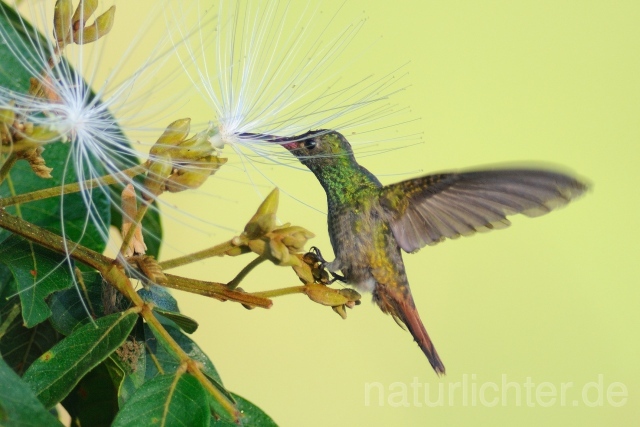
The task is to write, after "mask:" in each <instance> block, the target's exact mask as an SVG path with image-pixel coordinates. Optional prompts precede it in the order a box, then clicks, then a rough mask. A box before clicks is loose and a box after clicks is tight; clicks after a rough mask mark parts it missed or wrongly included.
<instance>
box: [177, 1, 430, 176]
mask: <svg viewBox="0 0 640 427" xmlns="http://www.w3.org/2000/svg"><path fill="white" fill-rule="evenodd" d="M172 4H173V6H174V7H173V8H172V9H171V10H170V12H169V13H170V15H171V17H175V16H178V17H181V18H182V19H181V20H180V22H178V25H175V23H173V22H171V24H170V28H171V29H172V30H173V31H172V32H173V39H174V40H180V41H181V40H184V35H183V33H181V32H180V30H181V29H184V28H193V27H194V26H195V27H198V28H200V32H199V35H198V36H197V37H192V38H190V39H189V40H187V41H186V42H184V43H181V45H180V46H179V47H178V48H177V50H176V51H177V52H178V53H179V55H180V58H181V61H182V62H183V64H184V65H185V70H186V72H187V73H188V75H189V78H190V79H191V81H192V82H193V84H194V86H195V87H196V88H197V90H198V91H199V93H200V94H201V95H202V97H203V98H204V99H205V101H206V103H207V104H208V106H209V108H210V117H211V119H212V120H213V122H214V123H215V125H216V126H217V127H218V129H219V134H218V135H217V136H216V139H215V141H212V142H213V143H215V144H216V145H217V146H219V147H222V146H223V145H225V144H227V145H230V146H231V147H232V148H233V149H234V150H235V151H236V152H237V153H238V154H239V155H240V156H241V159H244V160H241V161H242V163H243V166H242V168H243V169H244V170H245V171H246V170H247V169H248V168H256V167H257V165H259V164H260V163H264V162H265V161H266V162H276V163H289V162H290V161H291V159H290V157H289V156H288V154H286V153H284V152H283V150H281V149H279V147H277V146H276V147H274V144H272V143H268V142H265V141H263V140H261V139H260V138H259V137H256V136H255V134H262V135H277V136H284V137H290V136H294V135H298V134H302V133H304V132H307V131H309V130H314V129H327V128H331V129H337V130H339V131H341V132H343V133H345V134H349V135H350V136H354V135H355V136H356V140H357V136H358V135H363V134H365V133H369V137H368V138H367V137H365V139H367V141H366V142H371V141H373V140H375V141H376V142H381V141H385V140H386V141H391V140H392V139H394V140H397V139H400V140H403V141H404V142H405V143H406V142H407V141H409V142H411V141H415V140H416V139H417V138H419V137H418V136H417V135H416V134H413V135H408V134H402V135H400V136H399V137H398V134H397V133H396V132H394V133H389V132H386V131H385V130H387V129H389V128H393V127H394V125H398V124H399V123H400V122H402V121H406V113H407V111H406V109H402V108H399V107H398V106H397V105H395V104H394V103H393V102H392V101H391V100H390V99H389V97H390V96H391V95H392V94H394V93H395V92H397V91H400V90H403V89H405V87H406V83H405V82H404V79H403V77H405V76H406V71H405V70H403V69H402V68H403V67H399V68H395V69H391V68H389V69H387V70H386V72H385V73H381V74H380V75H376V74H371V75H368V76H364V77H362V76H358V75H354V72H353V69H354V68H355V64H357V62H358V60H359V59H361V58H360V56H361V55H362V54H363V51H362V50H360V51H355V52H354V51H352V49H351V50H350V48H351V45H352V42H353V40H354V38H355V37H356V36H357V35H358V33H359V32H360V30H361V29H362V27H363V25H364V24H365V21H366V19H364V18H362V19H359V20H358V21H357V22H355V23H351V24H350V25H348V26H347V27H341V24H336V23H334V22H333V21H335V20H336V18H337V17H338V14H339V13H340V11H339V10H338V11H336V12H334V14H332V15H331V16H325V12H324V11H323V9H322V6H321V5H318V4H314V3H310V2H293V1H278V0H270V1H269V0H268V1H226V0H222V1H220V3H219V5H218V6H214V7H212V8H211V9H207V8H206V7H204V6H203V5H202V2H199V3H198V6H197V8H196V9H197V10H195V11H192V12H194V13H193V14H194V15H195V17H196V18H195V23H194V22H193V21H189V19H188V17H187V13H186V12H184V11H183V10H182V9H180V7H181V6H182V5H181V4H178V5H176V4H175V3H172ZM211 15H214V16H215V18H214V19H211ZM168 20H169V21H171V19H168ZM369 47H370V46H369ZM381 68H382V69H383V70H384V69H385V67H381ZM395 127H396V128H397V126H395ZM374 130H375V131H376V134H375V136H371V134H372V133H373V132H372V131H374ZM395 130H396V131H397V129H395ZM378 150H379V149H378ZM294 167H298V166H294ZM268 180H269V179H268Z"/></svg>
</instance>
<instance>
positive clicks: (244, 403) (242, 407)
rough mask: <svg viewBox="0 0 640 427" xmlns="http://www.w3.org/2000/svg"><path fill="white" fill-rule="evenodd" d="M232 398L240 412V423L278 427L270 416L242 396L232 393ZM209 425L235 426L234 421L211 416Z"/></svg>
mask: <svg viewBox="0 0 640 427" xmlns="http://www.w3.org/2000/svg"><path fill="white" fill-rule="evenodd" d="M232 395H233V398H234V399H235V401H236V406H237V408H238V411H240V413H241V414H242V418H241V420H240V425H243V426H260V427H278V425H277V424H276V423H275V421H273V420H272V419H271V417H270V416H268V415H267V414H265V413H264V411H263V410H262V409H260V408H258V407H257V406H256V405H254V404H253V403H251V402H249V401H248V400H247V399H245V398H244V397H241V396H238V395H237V394H235V393H232ZM210 425H211V427H214V426H215V427H236V426H237V424H235V423H234V422H232V421H230V420H227V419H224V418H220V419H216V418H212V420H211V424H210Z"/></svg>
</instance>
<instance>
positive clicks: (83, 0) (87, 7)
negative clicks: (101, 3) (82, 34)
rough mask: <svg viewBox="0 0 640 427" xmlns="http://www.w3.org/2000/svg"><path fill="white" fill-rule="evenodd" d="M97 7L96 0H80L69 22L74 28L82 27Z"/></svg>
mask: <svg viewBox="0 0 640 427" xmlns="http://www.w3.org/2000/svg"><path fill="white" fill-rule="evenodd" d="M97 9H98V0H80V2H79V3H78V7H77V8H76V11H75V12H74V13H73V17H72V18H71V24H72V26H73V29H74V30H79V29H80V28H81V27H84V23H85V22H87V20H88V19H89V18H90V17H91V15H93V13H94V12H95V11H96V10H97Z"/></svg>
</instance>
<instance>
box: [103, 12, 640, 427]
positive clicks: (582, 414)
mask: <svg viewBox="0 0 640 427" xmlns="http://www.w3.org/2000/svg"><path fill="white" fill-rule="evenodd" d="M132 3H134V2H132ZM135 3H136V5H135V6H134V5H127V4H124V2H123V4H118V8H119V10H118V16H117V17H116V27H115V30H117V33H118V34H120V33H126V32H127V31H130V30H131V29H132V28H135V27H136V25H137V23H138V22H139V17H140V16H142V15H141V14H144V10H145V9H144V7H143V6H142V3H141V2H135ZM341 4H342V0H337V1H327V2H325V3H324V6H323V9H325V10H327V11H330V12H332V11H334V10H336V8H338V7H339V6H340V5H341ZM141 11H142V12H141ZM363 11H364V16H366V17H367V18H368V22H367V24H366V25H365V27H364V29H363V30H362V31H361V33H360V35H359V36H358V39H357V41H356V42H354V43H356V44H355V46H356V47H358V46H359V45H358V44H357V43H363V44H362V46H370V45H371V41H372V40H376V39H378V38H379V40H378V41H377V42H375V44H374V45H373V47H372V48H371V49H369V50H368V51H366V52H365V53H364V54H363V59H362V60H361V61H359V62H358V68H357V69H354V70H353V76H354V77H353V78H355V79H360V78H362V76H364V75H367V74H370V73H376V74H377V75H381V74H385V73H387V72H389V71H391V70H393V69H395V68H396V67H397V66H399V65H401V64H404V63H406V62H407V61H410V63H409V64H408V65H407V67H406V70H408V71H409V73H410V75H409V78H408V80H407V82H408V83H410V84H411V86H410V87H409V88H408V89H407V90H405V91H403V92H402V93H399V94H397V96H395V97H394V100H395V102H397V103H398V104H399V105H401V106H410V107H411V111H410V112H408V113H407V117H410V118H415V117H419V118H420V119H421V120H420V121H419V122H418V123H417V124H416V125H412V126H413V129H418V130H419V131H420V132H423V134H422V143H421V144H419V145H417V146H413V147H410V148H406V149H403V150H395V151H386V152H384V153H382V154H379V155H376V156H368V157H366V158H362V160H361V162H362V163H363V164H364V165H365V166H366V167H367V168H368V169H369V170H371V171H372V172H373V173H375V174H377V175H378V176H379V177H380V179H381V180H382V181H383V182H384V183H391V182H394V181H397V180H400V179H404V178H408V177H410V176H414V175H419V174H421V173H428V172H430V171H440V170H446V169H456V168H468V167H473V166H476V165H483V164H494V163H500V162H518V161H541V162H550V163H553V164H557V165H563V166H565V167H567V168H569V169H570V170H573V171H574V172H575V173H577V174H578V175H579V176H581V177H584V178H586V179H587V180H588V181H589V182H591V183H592V184H593V187H592V190H591V191H590V192H589V193H588V194H587V195H586V196H585V197H584V198H583V199H581V200H579V201H577V202H576V203H574V204H572V205H570V206H568V207H567V208H565V209H562V210H561V211H558V212H554V213H553V214H551V215H549V216H546V217H543V218H539V219H534V220H530V219H527V218H515V219H514V221H513V222H514V225H513V227H511V228H510V229H508V230H505V231H500V232H495V233H490V234H487V235H480V236H475V237H472V238H463V239H460V240H458V241H455V242H446V243H444V244H442V245H438V246H436V247H432V248H426V249H423V250H422V251H420V252H419V253H418V254H415V255H406V256H405V262H406V265H407V272H408V275H409V280H410V282H411V283H412V290H413V294H414V298H415V300H416V303H417V305H418V308H419V310H420V313H421V315H422V318H423V320H424V322H425V324H426V327H427V329H428V330H429V332H430V334H431V336H432V338H433V340H434V342H435V345H436V347H437V349H438V351H439V354H440V356H441V357H442V359H443V361H444V363H445V365H446V367H447V375H446V376H445V377H443V378H438V377H437V376H436V375H435V374H434V373H433V371H432V370H431V367H430V366H429V364H428V363H427V361H426V360H425V358H424V356H423V354H422V353H421V352H420V351H419V349H418V348H417V346H416V345H415V344H414V343H413V342H412V339H411V336H410V335H409V334H408V333H407V332H404V331H402V330H401V329H399V328H398V327H397V325H396V324H395V323H394V322H393V321H392V319H391V318H389V317H388V316H385V315H383V314H382V313H381V312H380V311H379V310H378V309H377V308H376V307H375V306H373V305H372V304H370V302H369V300H370V296H368V295H365V296H364V303H363V304H362V305H361V306H359V307H357V308H356V309H354V310H350V311H349V313H348V316H349V317H348V319H347V320H346V321H343V320H342V319H340V318H339V317H338V316H337V315H335V314H334V313H333V312H332V311H331V310H330V309H328V308H326V307H321V306H319V305H316V304H313V303H311V302H310V301H308V300H307V299H306V297H304V296H299V295H298V296H287V297H282V298H278V299H276V300H275V301H274V302H275V304H274V306H273V308H272V309H271V310H261V309H255V310H253V311H247V310H245V309H244V308H242V307H241V306H239V305H236V304H232V303H220V302H218V301H214V300H208V299H205V298H200V297H194V296H191V295H184V294H177V297H178V299H179V302H180V305H181V309H182V310H183V311H184V312H185V313H186V314H189V315H191V316H193V317H194V318H195V319H197V321H198V322H199V323H200V329H199V330H198V331H197V332H196V333H195V334H194V335H195V339H196V341H197V342H198V343H200V345H201V346H202V347H203V349H204V350H205V351H206V353H207V354H208V355H209V356H210V357H211V359H212V360H213V361H214V363H215V365H216V367H217V369H218V370H219V371H220V374H221V376H222V378H223V380H224V382H225V385H226V386H227V387H228V388H229V389H231V390H233V391H235V392H237V393H239V394H241V395H243V396H245V397H246V398H248V399H250V400H252V401H253V402H255V403H256V404H258V405H259V406H260V407H262V408H263V409H264V410H265V411H266V412H267V413H268V414H270V415H271V416H272V417H273V418H274V419H275V420H276V422H278V423H279V424H280V425H282V426H324V425H345V426H346V425H371V426H382V425H394V426H401V425H402V426H410V425H476V426H481V425H488V426H489V425H490V426H494V425H519V426H534V425H542V424H544V425H549V426H565V425H581V426H600V425H605V424H606V425H637V422H638V419H639V418H640V401H639V399H640V367H639V366H640V364H639V363H638V361H639V360H640V344H638V326H639V325H640V314H639V313H640V310H639V304H638V302H639V297H640V286H639V285H640V282H639V279H640V274H639V267H638V266H639V264H640V262H639V261H640V260H639V259H638V255H639V251H638V242H639V237H640V236H639V231H640V225H639V221H638V212H639V211H640V203H639V202H638V196H637V194H638V191H637V186H638V185H639V184H640V172H639V169H638V160H639V159H640V148H639V147H640V120H639V118H640V53H639V52H640V50H639V46H640V26H639V25H638V23H639V22H640V3H638V2H637V1H618V2H595V1H555V0H554V1H536V2H531V1H484V2H471V1H448V2H442V1H425V0H415V1H407V0H402V1H396V2H388V1H362V0H353V1H349V2H348V3H347V4H346V5H344V7H343V9H342V10H341V11H340V14H339V18H340V19H343V18H344V20H345V21H344V23H345V24H346V23H349V22H352V21H353V20H357V19H358V17H359V16H361V15H362V13H363ZM340 19H339V20H340ZM156 24H157V26H156V27H154V28H152V29H150V30H148V31H149V32H151V33H152V32H153V31H158V34H161V33H162V30H161V29H162V27H163V25H164V22H162V20H158V22H157V23H156ZM338 24H341V22H338ZM338 28H339V25H338ZM380 36H381V38H380ZM114 37H115V36H114ZM116 40H117V39H116ZM125 45H126V44H125ZM121 46H122V44H120V43H117V42H116V43H111V47H112V48H120V47H121ZM351 77H352V76H351V71H350V72H349V73H345V78H347V79H348V78H351ZM176 87H177V86H176ZM180 87H182V86H180ZM206 108H207V107H206V106H205V105H204V104H203V103H202V102H201V101H200V100H199V99H198V96H197V95H191V97H190V98H189V101H188V102H186V103H185V104H184V106H183V107H181V110H180V111H181V114H180V115H181V116H191V117H193V118H194V120H198V121H200V122H202V121H204V120H207V119H208V118H210V116H208V113H206ZM175 118H178V117H175ZM171 119H173V117H172V118H171ZM167 121H169V120H167ZM405 145H406V144H405ZM389 147H390V146H388V145H387V146H385V147H384V148H389ZM232 162H233V160H232ZM232 164H233V163H232ZM236 164H237V161H236ZM268 171H269V173H270V174H274V175H273V176H275V177H277V179H278V182H279V184H280V186H281V188H282V189H283V190H284V191H290V192H292V193H296V192H298V193H297V194H300V193H304V194H305V196H306V199H305V200H306V201H307V202H309V203H311V204H312V205H314V206H316V207H318V208H319V209H324V206H325V200H324V194H323V192H322V189H321V188H320V186H319V185H317V183H316V182H315V180H314V178H313V177H312V176H311V175H310V174H308V173H304V172H302V171H298V170H293V169H290V168H284V167H277V166H276V167H271V168H270V169H268ZM239 176H241V174H238V173H237V171H236V174H235V175H234V174H233V173H231V174H230V177H231V178H232V179H233V178H238V177H239ZM217 178H218V177H217V176H216V177H214V178H213V179H212V180H211V181H212V182H210V183H209V187H208V188H207V189H206V191H207V192H208V193H209V194H213V195H215V196H216V197H217V198H211V197H209V198H207V199H202V198H198V197H196V196H193V197H192V198H191V199H188V196H185V198H183V199H181V203H186V204H182V205H181V208H182V209H189V210H190V211H193V212H194V215H196V216H200V217H206V218H209V219H210V220H212V221H215V222H216V223H217V224H220V225H223V226H225V227H228V228H229V229H231V230H224V229H219V230H218V231H217V232H216V233H215V234H214V235H212V236H206V238H203V237H199V235H198V233H196V232H195V231H192V232H184V231H180V232H178V231H175V230H177V228H176V229H175V230H174V228H173V227H172V225H171V221H167V222H166V223H165V224H166V242H167V243H168V246H167V248H166V249H165V250H164V251H163V252H162V258H164V259H167V258H170V257H173V256H176V255H178V254H183V253H187V252H189V251H191V250H196V249H201V248H204V247H207V246H209V245H212V244H214V243H218V242H221V241H224V240H226V239H228V238H230V237H232V236H233V235H235V234H237V233H238V232H239V231H241V229H242V227H243V226H244V222H245V221H246V220H247V219H248V218H249V217H250V216H251V215H252V213H253V211H254V209H255V207H256V206H257V205H258V203H259V198H258V197H256V196H255V194H254V190H253V189H252V188H251V186H250V185H248V184H247V183H246V182H245V183H243V184H236V183H233V182H230V181H225V176H224V175H221V176H220V179H217ZM203 191H205V190H203ZM261 191H263V194H266V191H268V189H267V188H262V189H261ZM187 200H189V201H188V202H187ZM279 213H280V218H281V219H282V220H283V221H291V222H293V223H295V224H298V225H304V226H306V227H307V228H309V229H310V230H312V231H314V232H315V233H316V234H317V237H316V238H315V239H314V240H313V241H312V244H314V245H317V246H319V247H320V248H323V249H324V251H325V254H326V255H327V258H331V256H330V250H329V248H330V245H329V242H328V238H327V234H326V225H325V217H324V216H323V215H322V214H319V213H317V212H314V211H312V210H310V209H308V208H306V207H304V206H303V205H302V204H301V203H299V202H297V201H295V200H293V199H291V198H287V197H282V200H281V206H280V211H279ZM248 261H249V258H247V259H239V260H225V259H215V260H209V261H207V262H205V263H202V264H201V265H198V266H193V267H189V268H183V269H182V270H180V271H179V273H181V274H187V275H190V276H192V277H199V278H203V279H209V280H218V281H227V280H229V279H231V278H232V277H233V276H234V274H235V273H236V272H237V271H239V269H240V268H241V267H242V265H243V263H246V262H248ZM296 284H297V280H296V278H295V276H294V275H293V274H292V273H291V271H290V270H288V269H285V268H276V267H274V266H272V265H263V266H261V267H259V268H258V269H257V270H256V272H254V273H253V274H252V275H251V276H250V277H249V278H248V279H247V280H246V282H245V283H243V284H242V286H243V288H244V289H246V290H250V291H258V290H267V289H273V288H279V287H285V286H293V285H296ZM474 375H475V376H474ZM502 375H506V378H507V381H508V382H518V383H520V384H521V387H522V392H523V393H525V392H526V389H525V385H524V383H525V382H526V381H527V378H528V377H530V381H531V382H533V383H535V384H536V386H537V385H539V384H540V383H544V382H549V383H551V384H552V385H553V387H556V388H557V389H558V390H559V389H560V386H561V383H568V382H572V383H573V386H572V388H571V389H570V391H569V392H568V395H567V396H568V397H567V401H566V402H565V403H564V405H562V404H561V403H560V398H559V396H558V398H557V400H556V402H555V404H551V405H550V406H549V407H544V406H543V405H544V403H545V402H549V401H550V400H549V399H550V398H548V397H544V396H543V397H542V398H541V399H542V400H541V401H536V399H535V396H534V397H533V402H532V403H533V404H534V406H533V407H531V406H529V405H528V404H527V403H528V402H527V400H526V395H523V396H522V397H521V399H522V401H521V404H520V405H517V404H516V402H515V397H514V396H515V395H514V394H513V392H509V393H511V394H508V401H506V402H500V403H499V404H498V405H497V406H495V407H486V406H483V405H482V404H481V403H480V402H477V401H476V405H475V406H474V405H473V402H472V399H471V397H469V400H468V401H466V405H465V402H464V401H463V399H462V397H461V394H460V390H458V391H456V392H455V393H457V394H456V395H455V396H454V399H453V402H451V403H449V401H448V396H447V397H446V398H445V402H444V406H442V407H426V406H425V405H424V404H422V405H421V406H418V405H417V404H416V403H415V402H414V397H415V393H414V391H413V389H412V386H411V383H412V382H414V378H417V380H416V381H417V382H419V383H428V384H430V389H431V390H432V392H436V390H437V385H438V384H439V383H442V384H444V387H445V390H448V387H449V384H450V383H455V382H460V381H462V379H463V377H465V376H466V378H467V381H468V382H469V386H468V387H469V390H471V383H472V382H475V383H476V384H477V387H478V388H479V387H480V386H481V385H482V384H484V383H485V382H495V383H498V384H500V383H501V381H502ZM599 375H602V379H603V384H604V388H605V391H606V387H607V386H608V385H610V384H611V383H614V382H621V383H623V384H624V386H625V387H626V389H627V390H628V400H627V402H626V404H625V405H624V406H622V407H612V406H611V405H609V404H608V402H607V400H606V396H605V398H604V402H603V405H602V406H596V407H588V406H587V405H586V404H585V403H584V402H583V399H582V396H581V387H582V386H583V385H585V384H586V383H589V382H592V381H598V378H599ZM372 382H379V383H381V384H382V385H383V387H384V390H385V396H384V405H383V406H379V405H378V400H377V399H378V395H377V392H372V394H371V402H370V406H366V405H365V384H366V383H372ZM397 382H400V383H404V384H405V385H406V387H407V404H408V407H405V406H400V407H394V405H392V403H394V402H395V403H397V402H400V403H402V398H401V396H400V397H398V396H397V395H395V397H392V398H391V401H389V399H390V397H389V393H390V392H393V391H396V392H397V391H399V390H400V391H401V390H402V389H401V388H399V387H401V385H398V384H394V383H397ZM420 390H421V391H420V395H419V396H418V399H422V398H423V397H424V391H423V390H424V388H422V386H421V388H420ZM545 390H546V389H545ZM494 396H499V393H492V392H491V391H487V397H488V398H489V399H492V398H493V397H494ZM588 398H589V399H591V400H593V399H595V395H589V396H588ZM433 399H435V398H433ZM618 399H619V398H616V401H619V400H618ZM574 400H575V401H577V403H578V404H577V406H574V404H573V402H574ZM502 403H504V405H503V404H502ZM540 403H542V405H541V404H540ZM396 406H397V405H396Z"/></svg>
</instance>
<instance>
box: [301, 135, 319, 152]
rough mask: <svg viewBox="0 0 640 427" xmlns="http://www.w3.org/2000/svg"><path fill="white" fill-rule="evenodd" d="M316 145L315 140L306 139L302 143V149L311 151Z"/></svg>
mask: <svg viewBox="0 0 640 427" xmlns="http://www.w3.org/2000/svg"><path fill="white" fill-rule="evenodd" d="M316 145H318V143H317V142H316V139H315V138H312V139H307V140H305V141H304V148H306V149H307V150H313V149H314V148H316Z"/></svg>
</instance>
